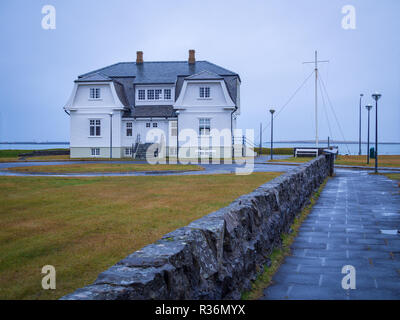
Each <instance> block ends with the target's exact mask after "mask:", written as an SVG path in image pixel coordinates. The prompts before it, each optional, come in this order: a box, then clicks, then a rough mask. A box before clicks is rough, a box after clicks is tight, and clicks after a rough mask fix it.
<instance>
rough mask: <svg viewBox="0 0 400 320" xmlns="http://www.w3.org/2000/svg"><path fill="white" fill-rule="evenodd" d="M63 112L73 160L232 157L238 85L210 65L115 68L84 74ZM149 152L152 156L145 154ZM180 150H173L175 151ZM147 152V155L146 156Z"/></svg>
mask: <svg viewBox="0 0 400 320" xmlns="http://www.w3.org/2000/svg"><path fill="white" fill-rule="evenodd" d="M64 110H65V111H66V112H67V113H68V114H69V115H70V123H71V130H70V131H71V137H70V150H71V157H72V158H77V157H79V158H81V157H107V158H108V157H110V156H112V158H122V157H132V156H138V155H141V156H143V150H146V149H147V150H151V153H155V154H156V155H158V156H161V155H162V156H169V157H176V154H177V150H178V152H179V157H180V158H196V157H210V156H215V157H218V158H230V157H232V150H234V149H233V148H232V137H233V136H234V135H233V132H234V130H235V128H236V118H237V116H238V115H239V114H240V77H239V75H238V74H237V73H234V72H232V71H229V70H226V69H224V68H222V67H219V66H217V65H215V64H213V63H210V62H208V61H196V60H195V52H194V50H189V59H188V61H159V62H158V61H157V62H144V61H143V52H141V51H138V52H137V58H136V62H121V63H117V64H113V65H111V66H108V67H105V68H102V69H98V70H95V71H92V72H89V73H86V74H83V75H81V76H79V77H78V79H77V80H75V84H74V89H73V91H72V94H71V97H70V99H69V100H68V102H67V104H66V106H65V107H64ZM150 143H154V144H153V147H154V146H155V147H154V148H153V149H151V148H150ZM177 146H178V148H177ZM148 152H149V151H148Z"/></svg>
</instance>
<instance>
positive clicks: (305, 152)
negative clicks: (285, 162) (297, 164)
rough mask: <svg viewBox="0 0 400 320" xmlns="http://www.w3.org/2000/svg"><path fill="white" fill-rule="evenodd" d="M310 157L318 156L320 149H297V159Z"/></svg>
mask: <svg viewBox="0 0 400 320" xmlns="http://www.w3.org/2000/svg"><path fill="white" fill-rule="evenodd" d="M299 156H300V157H310V156H314V157H317V156H318V149H296V153H295V157H296V158H297V157H299Z"/></svg>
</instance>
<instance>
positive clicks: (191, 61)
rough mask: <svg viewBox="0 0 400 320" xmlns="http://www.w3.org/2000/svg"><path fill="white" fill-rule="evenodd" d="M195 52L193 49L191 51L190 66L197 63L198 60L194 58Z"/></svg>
mask: <svg viewBox="0 0 400 320" xmlns="http://www.w3.org/2000/svg"><path fill="white" fill-rule="evenodd" d="M194 53H195V51H194V50H193V49H191V50H189V60H188V63H189V64H194V63H195V62H196V58H195V57H194Z"/></svg>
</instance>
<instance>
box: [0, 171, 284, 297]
mask: <svg viewBox="0 0 400 320" xmlns="http://www.w3.org/2000/svg"><path fill="white" fill-rule="evenodd" d="M279 174H280V173H253V174H251V175H248V176H238V175H233V174H229V175H198V176H195V175H193V176H151V177H150V176H147V177H90V178H58V177H5V176H3V177H0V203H1V206H0V225H1V228H0V299H57V298H60V297H61V296H63V295H65V294H67V293H70V292H73V291H74V290H76V289H77V288H80V287H83V286H85V285H88V284H90V283H92V282H93V281H94V280H95V279H96V277H97V275H98V274H99V273H100V272H102V271H104V270H106V269H107V268H109V267H110V266H112V265H113V264H115V263H116V262H118V261H119V260H121V259H123V258H124V257H126V256H127V255H128V254H130V253H132V252H134V251H136V250H138V249H140V248H142V247H143V246H145V245H147V244H149V243H152V242H154V241H156V240H158V239H160V238H161V236H163V235H164V234H166V233H168V232H171V231H173V230H175V229H177V228H179V227H182V226H185V225H187V224H189V223H190V222H191V221H193V220H195V219H198V218H200V217H202V216H204V215H206V214H208V213H210V212H213V211H214V210H217V209H219V208H221V207H224V206H226V205H228V204H229V203H230V202H232V201H233V200H234V199H236V198H237V197H238V196H240V195H242V194H244V193H248V192H251V191H252V190H254V189H255V188H257V187H258V186H260V185H261V184H263V183H265V182H267V181H268V180H270V179H273V178H275V177H276V176H278V175H279ZM227 186H229V187H228V188H227ZM44 265H53V266H54V267H55V268H56V272H57V289H56V290H43V289H42V288H41V280H42V276H43V275H42V274H41V268H42V267H43V266H44Z"/></svg>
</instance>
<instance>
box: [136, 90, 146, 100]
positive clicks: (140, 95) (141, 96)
mask: <svg viewBox="0 0 400 320" xmlns="http://www.w3.org/2000/svg"><path fill="white" fill-rule="evenodd" d="M138 99H139V100H145V99H146V90H143V89H140V90H138Z"/></svg>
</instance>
